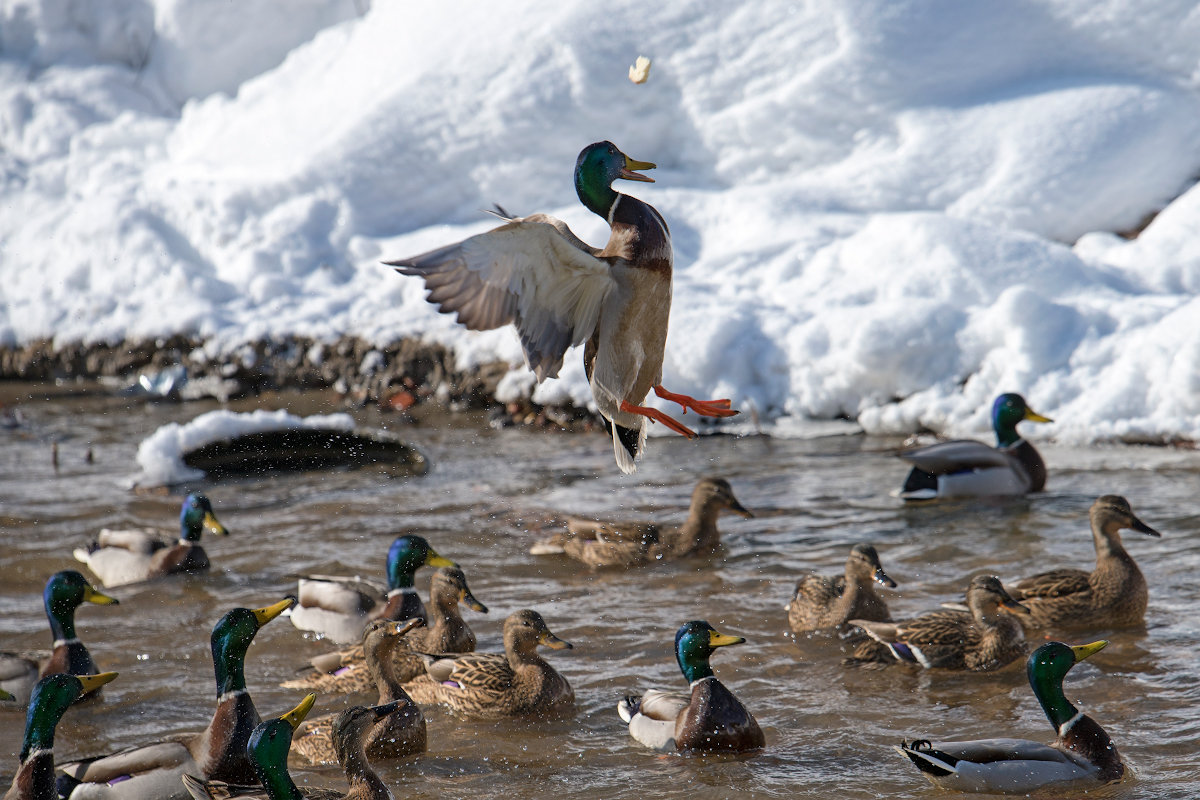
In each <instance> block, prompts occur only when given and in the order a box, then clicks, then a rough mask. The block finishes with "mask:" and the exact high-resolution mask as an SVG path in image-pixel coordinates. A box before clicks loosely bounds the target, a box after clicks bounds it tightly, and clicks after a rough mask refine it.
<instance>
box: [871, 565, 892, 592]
mask: <svg viewBox="0 0 1200 800" xmlns="http://www.w3.org/2000/svg"><path fill="white" fill-rule="evenodd" d="M872 577H874V578H875V582H876V583H882V584H883V585H884V586H886V587H888V588H889V589H895V588H896V582H895V581H894V580H892V579H891V578H889V577H888V574H887V573H886V572H884V571H883V567H876V568H875V574H874V575H873V576H872Z"/></svg>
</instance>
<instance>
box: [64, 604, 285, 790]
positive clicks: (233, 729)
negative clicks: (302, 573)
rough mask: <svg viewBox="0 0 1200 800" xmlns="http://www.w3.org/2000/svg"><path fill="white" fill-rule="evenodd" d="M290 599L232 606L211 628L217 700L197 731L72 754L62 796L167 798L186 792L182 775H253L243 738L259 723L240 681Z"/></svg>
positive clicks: (249, 778) (242, 778) (246, 778)
mask: <svg viewBox="0 0 1200 800" xmlns="http://www.w3.org/2000/svg"><path fill="white" fill-rule="evenodd" d="M292 602H293V601H292V599H291V598H289V599H287V600H281V601H280V602H278V603H276V604H274V605H272V606H267V607H266V608H258V609H254V610H251V609H248V608H235V609H233V610H231V611H230V612H229V613H227V614H225V616H223V617H221V619H220V620H218V622H217V624H216V625H215V626H213V630H212V637H211V643H212V654H213V673H214V675H215V677H216V679H217V708H216V710H215V711H214V712H213V717H212V720H211V721H210V722H209V724H208V727H207V728H206V729H205V730H204V731H203V732H201V733H197V734H191V735H187V736H182V737H178V738H174V739H167V740H164V741H159V742H155V743H153V744H148V745H144V746H142V747H134V748H130V749H128V750H122V751H120V752H117V753H113V754H111V755H107V756H100V757H97V758H89V759H83V760H79V761H71V762H68V763H66V764H62V765H60V766H59V767H58V769H59V772H61V773H62V775H61V776H59V779H58V792H59V795H60V797H63V798H68V797H69V798H71V800H93V799H95V800H165V799H166V798H172V797H178V798H186V797H187V792H186V791H184V788H183V784H181V783H180V780H179V779H180V776H181V775H183V774H184V773H187V774H190V775H196V776H202V777H204V778H208V779H217V780H228V781H233V782H236V783H253V782H254V781H255V777H254V770H253V768H252V767H251V764H250V760H249V759H248V758H247V757H246V742H247V741H248V740H249V738H250V733H251V731H253V730H254V726H255V725H257V724H258V723H259V716H258V711H257V710H256V709H255V707H254V701H253V700H252V699H251V698H250V693H249V692H248V691H247V689H246V677H245V661H246V650H247V649H248V648H249V647H250V643H251V642H252V641H253V639H254V636H255V634H256V633H258V631H259V630H260V629H261V628H262V626H264V625H266V624H267V623H268V622H270V621H271V620H273V619H275V618H276V617H278V616H279V615H280V614H282V613H283V611H284V610H285V609H287V608H289V607H290V606H291V605H292Z"/></svg>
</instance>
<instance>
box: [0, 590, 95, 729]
mask: <svg viewBox="0 0 1200 800" xmlns="http://www.w3.org/2000/svg"><path fill="white" fill-rule="evenodd" d="M84 603H95V604H96V605H101V606H107V605H116V604H117V599H116V598H115V597H109V596H108V595H106V594H104V593H102V592H98V591H96V589H95V588H94V587H93V586H92V585H91V584H90V583H88V582H87V579H86V578H84V577H83V576H82V575H80V574H79V573H78V572H76V571H75V570H73V569H68V570H63V571H62V572H56V573H54V574H53V575H51V576H50V577H49V579H47V581H46V587H45V588H44V589H43V590H42V605H43V607H44V608H45V609H46V619H48V620H49V621H50V635H51V636H53V637H54V645H53V647H54V649H53V651H51V653H50V657H49V658H48V659H46V660H45V661H44V662H42V663H41V664H39V663H38V662H37V661H35V660H34V659H32V658H28V657H26V656H24V655H21V654H18V653H0V688H2V689H4V690H5V691H7V692H10V693H11V694H12V695H13V702H14V703H16V704H18V705H25V703H27V702H28V701H29V695H30V693H31V692H32V691H33V687H34V684H35V683H37V681H38V678H39V677H45V676H47V675H53V674H55V673H59V672H67V673H70V674H72V675H95V674H96V673H98V672H99V671H100V670H98V669H97V668H96V662H95V661H93V660H92V654H91V653H89V652H88V649H87V648H86V647H85V646H84V645H83V642H81V641H79V637H78V636H77V635H76V633H75V609H77V608H79V606H81V605H83V604H84ZM102 685H103V684H102V683H101V684H96V689H95V690H96V691H98V690H99V687H100V686H102ZM88 691H89V694H88V696H91V694H90V692H91V691H93V690H91V689H89V690H88Z"/></svg>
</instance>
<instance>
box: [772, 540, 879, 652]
mask: <svg viewBox="0 0 1200 800" xmlns="http://www.w3.org/2000/svg"><path fill="white" fill-rule="evenodd" d="M876 581H879V582H880V583H882V584H884V585H885V586H895V585H896V583H895V581H893V580H892V579H891V578H889V577H888V576H887V574H886V573H885V572H884V571H883V566H882V565H881V564H880V563H879V554H878V553H876V552H875V548H874V547H872V546H871V545H869V544H857V545H855V546H854V547H853V548H852V549H851V551H850V556H849V558H847V559H846V570H845V573H844V574H842V575H836V576H829V577H826V576H823V575H806V576H805V577H803V578H801V579H800V580H798V581H797V582H796V590H795V591H794V592H793V593H792V599H791V601H790V602H788V606H787V612H788V625H789V626H790V627H791V629H792V631H793V632H794V633H803V632H805V631H816V630H823V629H833V630H836V631H838V632H842V631H844V630H846V629H847V628H848V626H847V624H846V623H847V622H849V621H850V620H852V619H865V620H870V621H875V622H890V621H891V619H892V618H891V615H890V613H889V612H888V607H887V603H886V602H885V601H884V599H883V598H882V597H880V596H879V595H878V594H877V593H876V592H875V588H874V584H875V582H876Z"/></svg>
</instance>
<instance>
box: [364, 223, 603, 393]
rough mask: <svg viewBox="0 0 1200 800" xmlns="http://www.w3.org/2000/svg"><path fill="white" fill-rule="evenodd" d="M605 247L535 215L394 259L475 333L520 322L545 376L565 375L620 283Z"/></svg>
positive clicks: (529, 353)
mask: <svg viewBox="0 0 1200 800" xmlns="http://www.w3.org/2000/svg"><path fill="white" fill-rule="evenodd" d="M597 252H598V251H596V250H595V249H593V248H591V247H588V245H586V244H585V243H584V242H583V241H582V240H581V239H579V237H577V236H575V234H573V233H572V232H571V229H570V228H568V227H567V225H566V223H564V222H562V221H561V220H557V219H554V218H553V217H549V216H546V215H545V214H534V215H533V216H529V217H525V218H523V219H521V218H518V219H511V220H508V221H507V222H506V223H505V224H504V225H501V226H500V227H498V228H493V229H492V230H490V231H488V232H486V233H481V234H479V235H477V236H472V237H470V238H468V239H464V240H463V241H461V242H458V243H457V244H452V245H447V246H445V247H441V248H438V249H437V250H433V251H430V252H428V253H425V254H423V255H419V256H415V257H413V258H406V259H400V260H397V261H388V262H386V263H387V264H389V265H390V266H394V267H396V270H397V271H398V272H400V273H402V274H404V275H418V276H420V277H422V278H424V279H425V286H426V288H427V289H428V290H429V295H428V299H429V302H431V303H433V304H434V305H436V306H438V309H439V310H440V311H442V312H443V313H447V314H449V313H456V314H457V315H458V321H459V322H460V323H462V324H463V325H465V326H466V327H468V328H470V329H471V330H491V329H493V328H499V327H500V326H502V325H506V324H508V323H513V324H514V325H515V326H516V328H517V332H518V334H519V335H520V338H521V346H522V348H523V349H524V351H525V359H526V361H527V362H528V364H529V367H530V369H532V370H533V371H534V372H535V373H536V374H537V377H538V380H539V381H542V380H545V379H546V378H551V377H555V376H557V375H558V370H559V368H561V367H562V359H563V355H564V354H565V353H566V351H567V348H568V347H571V346H572V345H578V344H581V343H582V342H583V341H584V340H586V339H587V338H588V337H589V336H591V335H592V331H593V330H595V327H596V320H597V319H598V318H599V316H600V308H601V306H603V304H604V300H605V298H607V297H608V295H609V293H610V292H611V291H612V289H613V287H614V286H615V285H616V284H615V281H614V280H613V278H612V276H611V275H610V274H609V262H608V261H607V260H605V259H602V258H598V257H597Z"/></svg>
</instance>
